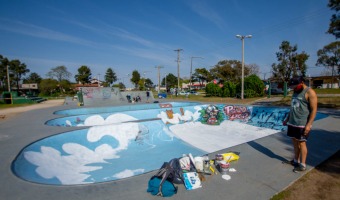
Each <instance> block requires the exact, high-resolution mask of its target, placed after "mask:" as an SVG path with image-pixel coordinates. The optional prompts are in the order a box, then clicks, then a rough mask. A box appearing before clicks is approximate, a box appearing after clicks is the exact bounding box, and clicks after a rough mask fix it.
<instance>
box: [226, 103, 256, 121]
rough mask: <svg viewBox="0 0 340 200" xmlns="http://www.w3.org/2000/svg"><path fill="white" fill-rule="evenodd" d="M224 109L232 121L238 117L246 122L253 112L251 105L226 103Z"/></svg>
mask: <svg viewBox="0 0 340 200" xmlns="http://www.w3.org/2000/svg"><path fill="white" fill-rule="evenodd" d="M223 111H224V114H225V115H226V117H227V119H229V120H231V121H233V120H237V119H238V120H241V121H245V122H246V121H248V119H249V116H250V114H251V107H246V106H234V105H226V106H224V108H223Z"/></svg>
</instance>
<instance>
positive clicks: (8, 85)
mask: <svg viewBox="0 0 340 200" xmlns="http://www.w3.org/2000/svg"><path fill="white" fill-rule="evenodd" d="M6 69H7V87H8V92H11V85H10V81H9V71H8V65H6Z"/></svg>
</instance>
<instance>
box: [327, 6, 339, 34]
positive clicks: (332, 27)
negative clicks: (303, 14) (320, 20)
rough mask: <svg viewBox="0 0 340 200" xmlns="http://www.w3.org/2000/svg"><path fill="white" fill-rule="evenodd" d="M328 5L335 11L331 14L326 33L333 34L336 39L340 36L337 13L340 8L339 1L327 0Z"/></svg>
mask: <svg viewBox="0 0 340 200" xmlns="http://www.w3.org/2000/svg"><path fill="white" fill-rule="evenodd" d="M328 7H329V8H330V9H331V10H335V12H336V13H335V14H333V15H332V18H331V20H330V21H331V22H330V24H329V28H328V31H327V33H329V34H332V35H334V36H335V38H336V39H338V38H340V15H339V14H338V12H339V10H340V1H339V0H329V2H328Z"/></svg>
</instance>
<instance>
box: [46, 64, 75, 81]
mask: <svg viewBox="0 0 340 200" xmlns="http://www.w3.org/2000/svg"><path fill="white" fill-rule="evenodd" d="M46 76H47V77H49V78H50V79H53V78H55V79H57V81H59V82H60V81H62V80H69V78H70V77H71V76H72V74H71V73H70V72H69V71H67V68H66V67H65V66H58V67H55V68H52V69H51V71H49V72H48V73H47V74H46Z"/></svg>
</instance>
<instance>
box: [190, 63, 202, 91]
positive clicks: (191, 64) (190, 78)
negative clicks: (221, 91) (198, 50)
mask: <svg viewBox="0 0 340 200" xmlns="http://www.w3.org/2000/svg"><path fill="white" fill-rule="evenodd" d="M194 58H202V59H203V57H195V56H191V64H190V83H189V89H190V90H191V85H192V59H194Z"/></svg>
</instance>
